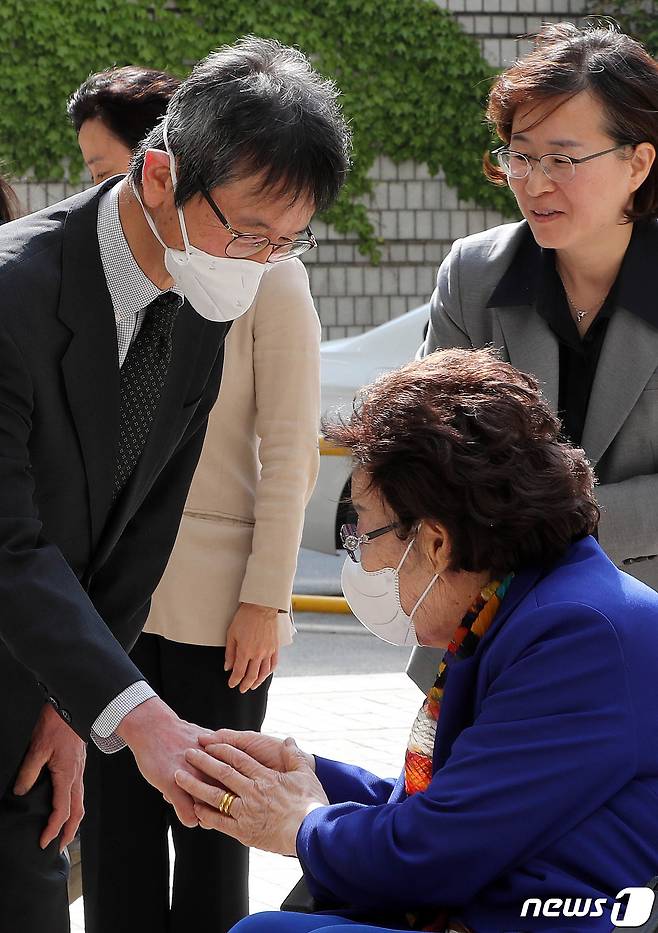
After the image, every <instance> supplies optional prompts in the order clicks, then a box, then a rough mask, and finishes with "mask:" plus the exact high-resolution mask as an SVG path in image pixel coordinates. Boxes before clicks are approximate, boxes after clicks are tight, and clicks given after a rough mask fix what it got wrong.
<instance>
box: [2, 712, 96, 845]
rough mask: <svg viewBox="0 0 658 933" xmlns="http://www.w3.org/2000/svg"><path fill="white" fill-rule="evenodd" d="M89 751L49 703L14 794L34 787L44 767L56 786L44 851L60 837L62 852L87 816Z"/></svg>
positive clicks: (44, 839)
mask: <svg viewBox="0 0 658 933" xmlns="http://www.w3.org/2000/svg"><path fill="white" fill-rule="evenodd" d="M86 755H87V748H86V745H85V743H84V742H83V741H82V739H81V738H80V736H79V735H77V734H76V733H75V732H74V731H73V729H71V727H70V726H67V724H66V723H65V722H64V720H63V719H62V718H61V717H60V716H59V715H58V714H57V713H56V712H55V710H54V709H53V708H52V706H51V705H50V703H46V704H45V706H44V707H43V709H42V710H41V714H40V715H39V719H38V720H37V724H36V726H35V727H34V731H33V733H32V740H31V742H30V747H29V748H28V750H27V754H26V755H25V758H24V759H23V763H22V764H21V767H20V771H19V772H18V777H17V778H16V783H15V784H14V793H15V794H17V795H18V796H19V797H22V796H23V794H27V792H28V791H29V790H31V789H32V788H33V787H34V784H35V782H36V780H37V778H38V777H39V775H40V773H41V770H42V768H43V767H44V765H46V766H47V768H48V770H49V771H50V779H51V781H52V785H53V809H52V812H51V814H50V816H49V817H48V822H47V823H46V828H45V829H44V831H43V832H42V833H41V837H40V839H39V845H40V846H41V848H42V849H45V848H46V846H48V845H50V843H51V842H52V841H53V839H56V838H57V836H60V833H61V836H60V839H59V851H60V852H62V851H63V850H64V847H65V846H67V845H68V844H69V843H70V842H72V841H73V837H74V836H75V834H76V832H77V831H78V826H79V825H80V821H81V820H82V817H83V816H84V812H85V810H84V805H83V798H84V790H83V784H82V776H83V773H84V769H85V758H86Z"/></svg>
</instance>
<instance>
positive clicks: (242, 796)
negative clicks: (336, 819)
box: [175, 729, 329, 855]
mask: <svg viewBox="0 0 658 933" xmlns="http://www.w3.org/2000/svg"><path fill="white" fill-rule="evenodd" d="M199 742H200V744H201V745H202V746H203V750H202V749H195V748H190V749H188V751H187V752H186V753H185V757H186V760H187V762H188V763H189V764H190V765H191V766H192V767H193V768H194V769H195V770H196V771H197V772H201V773H202V774H203V775H204V779H203V780H199V778H198V777H196V776H194V775H193V774H190V773H189V772H187V771H184V770H179V771H177V772H176V774H175V779H176V783H177V784H178V786H179V787H180V788H181V789H182V790H184V791H186V792H187V793H188V794H189V795H190V796H191V797H193V798H194V800H195V801H196V802H195V805H194V811H195V813H196V816H197V818H198V820H199V824H200V825H201V826H202V827H203V828H204V829H217V830H219V831H220V832H223V833H225V834H226V835H228V836H232V837H233V838H234V839H237V840H238V841H239V842H241V843H243V844H244V845H246V846H253V847H255V848H257V849H265V850H266V851H268V852H278V853H279V854H280V855H295V852H296V848H295V845H296V840H297V833H298V832H299V827H300V826H301V824H302V822H303V820H304V818H305V817H306V816H307V815H308V814H309V813H310V812H311V811H312V810H314V809H316V808H317V807H323V806H327V804H328V803H329V801H328V799H327V795H326V794H325V792H324V790H323V788H322V785H321V784H320V781H319V780H318V779H317V777H316V775H315V762H314V759H313V756H312V755H308V754H307V753H305V752H303V751H302V750H301V749H300V748H298V746H297V744H296V742H295V740H294V739H291V738H288V739H284V740H281V739H275V738H272V737H270V736H266V735H261V734H260V733H258V732H234V731H232V730H230V729H220V730H219V731H218V732H215V733H213V734H211V735H204V736H201V737H200V739H199ZM227 790H228V791H230V792H231V793H232V794H235V795H236V799H235V800H234V801H233V803H232V804H231V808H230V816H225V815H224V814H222V813H220V812H219V809H218V808H219V805H220V803H221V802H222V799H223V798H224V795H225V793H226V791H227Z"/></svg>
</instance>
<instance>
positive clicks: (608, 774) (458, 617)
mask: <svg viewBox="0 0 658 933" xmlns="http://www.w3.org/2000/svg"><path fill="white" fill-rule="evenodd" d="M326 433H327V436H328V437H329V438H330V439H331V440H332V441H334V442H336V443H338V444H340V445H341V446H347V447H349V448H350V449H351V450H352V452H353V454H354V458H355V463H356V467H355V471H354V477H353V485H352V490H353V499H354V507H355V509H356V512H357V515H358V525H357V526H356V527H346V528H345V529H344V530H343V541H344V545H345V547H346V549H347V550H348V558H347V559H346V562H345V568H344V571H343V588H344V591H345V595H346V597H347V599H348V601H349V603H350V606H351V607H352V610H353V611H354V613H355V615H356V616H357V617H358V618H359V619H360V620H361V621H362V622H363V624H364V625H365V626H366V627H367V628H369V629H370V630H372V631H373V632H375V633H376V634H378V635H380V636H381V637H382V638H384V639H385V640H386V641H389V642H391V643H393V644H409V645H411V644H418V645H421V646H433V647H442V648H443V649H445V654H444V656H443V660H442V661H441V664H440V666H439V668H438V671H437V676H436V680H435V682H434V685H433V686H432V688H431V690H430V692H429V694H428V696H427V698H426V700H425V702H424V703H423V705H422V707H421V709H420V711H419V713H418V716H417V718H416V720H415V722H414V724H413V726H412V729H411V735H410V739H409V744H408V748H407V750H406V755H405V760H404V766H403V769H402V773H401V774H400V776H399V778H398V779H397V780H395V779H394V780H383V779H381V778H379V777H376V776H375V775H373V774H370V773H368V772H366V771H364V770H362V769H360V768H358V767H354V766H352V765H346V764H342V763H340V762H336V761H329V760H326V759H322V758H314V757H313V756H312V755H310V754H307V753H305V752H302V751H301V750H300V749H299V748H298V747H297V746H296V745H295V743H294V742H293V740H292V739H286V740H285V741H280V740H278V739H273V738H269V737H266V736H261V735H256V734H253V733H236V732H229V731H227V730H222V731H220V732H217V733H215V734H213V735H212V736H208V737H206V738H205V739H204V745H205V750H196V751H195V750H190V752H189V756H188V757H189V761H190V762H191V763H193V764H194V765H195V766H196V767H197V768H198V769H199V772H202V773H203V774H204V775H207V776H208V777H207V779H206V780H197V779H196V778H194V777H192V776H190V775H188V774H187V773H182V772H181V773H180V775H179V777H178V780H179V782H180V784H181V786H182V787H183V788H184V789H185V790H187V791H189V792H190V793H191V794H193V795H194V796H195V798H196V799H197V801H198V803H197V814H198V817H199V820H200V823H201V825H202V826H204V827H207V828H215V829H218V830H220V831H222V832H224V833H228V834H229V835H231V836H234V837H236V838H237V839H239V840H240V841H241V842H243V843H245V844H247V845H251V846H257V847H259V848H262V849H267V850H270V851H276V852H280V853H282V854H284V855H294V854H296V855H297V856H298V857H299V860H300V862H301V864H302V867H303V870H304V875H305V878H306V882H307V885H308V888H309V889H310V891H311V892H312V894H313V895H314V897H315V898H316V900H317V901H318V902H320V903H321V905H322V911H323V912H317V913H314V914H305V915H304V914H293V913H279V914H272V913H267V914H256V915H254V916H252V917H249V918H247V919H245V920H243V921H241V922H240V923H239V924H238V925H237V927H235V928H234V929H235V930H236V931H240V933H257V931H268V933H270V931H291V933H293V931H294V933H301V931H310V930H316V929H323V930H325V933H326V931H327V930H332V929H333V928H334V927H339V926H341V927H342V926H355V929H356V930H364V929H370V928H371V927H374V928H379V929H381V928H382V927H384V928H388V929H396V930H399V929H406V930H409V929H415V930H436V931H444V930H462V931H463V930H467V931H474V933H506V931H521V930H523V931H528V930H546V931H549V930H550V931H555V933H557V931H559V933H565V931H567V930H574V931H575V930H588V931H589V930H596V931H604V930H605V931H609V930H610V928H611V926H612V925H613V923H614V922H615V919H616V918H617V917H618V916H619V912H620V911H622V912H623V910H622V906H621V904H620V903H618V902H616V898H617V895H618V894H619V893H620V891H621V890H622V889H623V888H625V887H627V886H642V885H644V884H645V883H646V882H647V881H648V880H649V879H650V878H651V877H652V876H653V875H655V874H656V867H657V866H658V742H657V741H656V736H657V735H658V677H656V671H657V670H658V595H656V593H655V592H653V591H652V590H650V589H649V588H648V587H646V586H645V585H644V584H642V583H640V582H639V581H637V580H634V579H633V578H631V577H629V576H627V575H626V574H624V573H623V572H621V571H620V570H618V569H617V568H616V567H615V566H614V564H612V562H611V561H610V560H609V559H608V558H607V557H606V556H605V554H604V553H603V552H602V550H601V549H600V548H599V546H598V544H597V542H596V540H595V538H594V537H592V536H591V535H592V532H595V529H596V523H597V519H598V509H597V506H596V503H595V500H594V498H593V491H592V487H593V479H592V471H591V468H590V466H589V464H588V463H587V461H586V459H585V456H584V454H583V452H582V450H580V449H578V448H575V447H573V446H571V445H570V444H569V443H567V442H566V441H565V440H563V439H562V437H561V435H560V424H559V422H558V420H557V419H556V417H555V416H554V415H553V414H552V412H551V410H550V408H549V406H548V404H547V403H546V401H545V400H544V399H543V398H542V396H541V393H540V391H539V389H538V386H537V383H536V381H535V380H534V379H533V378H532V377H531V376H527V375H524V374H522V373H520V372H518V371H517V370H515V369H514V368H513V367H511V366H510V365H509V364H507V363H503V362H500V361H499V360H498V359H497V358H496V357H495V355H494V354H493V353H492V352H490V351H487V350H470V351H469V350H446V351H441V352H438V353H435V354H433V355H431V356H429V357H427V358H426V359H424V360H422V361H419V362H415V363H412V364H410V365H409V366H406V367H404V368H403V369H401V370H398V371H395V372H393V373H390V374H388V375H386V376H384V377H382V378H381V379H380V380H378V381H377V382H375V383H374V384H373V385H371V386H370V387H368V388H367V389H366V390H365V391H364V394H363V396H362V398H361V401H360V404H359V405H358V406H357V408H356V410H355V412H354V414H353V415H352V417H351V419H350V421H349V422H348V423H345V424H336V425H333V426H328V428H327V431H326ZM649 893H650V892H649ZM644 919H646V917H645V918H644Z"/></svg>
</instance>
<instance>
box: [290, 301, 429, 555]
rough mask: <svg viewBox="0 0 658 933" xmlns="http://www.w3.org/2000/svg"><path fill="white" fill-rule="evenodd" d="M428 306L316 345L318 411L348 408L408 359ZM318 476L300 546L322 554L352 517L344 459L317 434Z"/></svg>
mask: <svg viewBox="0 0 658 933" xmlns="http://www.w3.org/2000/svg"><path fill="white" fill-rule="evenodd" d="M429 309H430V306H429V304H424V305H422V306H421V307H420V308H415V309H414V310H413V311H408V312H407V313H406V314H403V315H401V316H400V317H397V318H394V319H393V320H392V321H388V322H387V323H386V324H381V325H380V326H379V327H374V328H373V329H372V330H369V331H366V333H365V334H359V335H358V337H346V338H345V339H343V340H325V341H323V343H322V344H321V347H320V359H321V380H322V412H323V414H325V415H327V414H328V415H331V414H332V413H335V412H340V411H343V412H349V410H350V409H351V406H352V401H353V399H354V396H355V395H356V393H357V392H358V391H359V389H360V388H361V386H364V385H367V384H368V383H369V382H372V381H373V380H374V379H376V378H377V376H380V375H381V374H382V373H385V372H389V371H390V370H391V369H396V368H397V367H398V366H402V365H403V364H404V363H408V362H409V361H410V360H412V359H413V358H414V356H415V354H416V351H417V350H418V347H419V346H420V345H421V343H422V342H423V340H424V337H425V332H426V330H427V322H428V321H429V313H430V311H429ZM320 454H321V456H320V475H319V476H318V482H317V485H316V487H315V491H314V493H313V496H312V498H311V501H310V502H309V504H308V506H307V508H306V517H305V520H304V534H303V536H302V547H304V548H310V549H311V550H313V551H322V552H323V553H325V554H335V553H336V550H337V549H338V548H340V546H341V544H340V539H339V535H338V533H339V531H340V526H341V525H342V524H343V523H344V522H347V521H351V520H352V515H353V513H352V511H351V508H350V503H349V494H350V486H349V479H350V472H351V467H352V464H351V461H350V457H349V456H346V455H345V453H344V452H342V451H340V450H336V449H332V448H331V447H330V445H328V444H326V443H324V442H323V440H322V438H320Z"/></svg>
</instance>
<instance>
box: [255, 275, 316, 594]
mask: <svg viewBox="0 0 658 933" xmlns="http://www.w3.org/2000/svg"><path fill="white" fill-rule="evenodd" d="M288 262H290V264H291V265H293V263H294V269H290V268H288V269H286V277H285V287H281V288H280V289H272V293H273V297H272V300H271V301H270V302H263V303H262V304H261V306H260V307H259V308H258V310H257V313H256V317H255V319H254V383H255V396H256V398H255V401H256V434H257V435H258V437H259V438H260V446H259V459H260V462H261V476H260V480H259V482H258V484H257V487H256V499H255V508H254V518H255V527H254V534H253V541H252V549H251V554H250V556H249V560H248V561H247V569H246V572H245V575H244V580H243V582H242V587H241V590H240V601H241V602H248V603H256V604H258V605H263V606H272V607H274V608H277V609H283V610H288V609H289V608H290V597H291V594H292V584H293V578H294V575H295V568H296V566H297V552H298V550H299V543H300V540H301V535H302V526H303V523H304V509H305V507H306V503H307V502H308V500H309V498H310V496H311V493H312V492H313V488H314V486H315V481H316V479H317V475H318V469H319V465H320V458H319V453H318V426H319V417H320V321H319V319H318V316H317V313H316V310H315V307H314V305H313V299H312V297H311V292H310V289H309V283H308V275H307V273H306V269H305V268H304V266H303V264H302V263H301V262H297V261H294V260H289V261H288ZM288 262H286V263H285V265H286V266H288ZM277 272H278V269H277V268H276V267H275V268H273V269H272V270H271V272H268V275H276V274H277ZM291 273H292V274H291Z"/></svg>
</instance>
